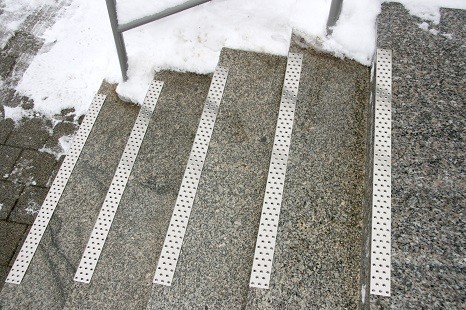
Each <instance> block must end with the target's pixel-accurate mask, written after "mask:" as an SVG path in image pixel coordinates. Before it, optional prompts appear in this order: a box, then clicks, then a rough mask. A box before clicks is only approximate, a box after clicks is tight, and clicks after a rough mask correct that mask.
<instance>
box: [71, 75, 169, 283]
mask: <svg viewBox="0 0 466 310" xmlns="http://www.w3.org/2000/svg"><path fill="white" fill-rule="evenodd" d="M162 87H163V82H159V81H152V83H151V84H150V87H149V91H148V92H147V95H146V98H145V100H144V104H143V105H142V106H141V110H140V111H139V114H138V117H137V119H136V123H135V124H134V127H133V129H132V131H131V134H130V136H129V139H128V142H127V143H126V147H125V150H124V151H123V155H122V156H121V159H120V162H119V164H118V167H117V169H116V171H115V175H114V177H113V180H112V183H111V185H110V188H109V190H108V192H107V196H106V197H105V201H104V203H103V205H102V208H101V209H100V213H99V215H98V217H97V221H96V223H95V225H94V229H93V230H92V233H91V237H90V238H89V241H88V243H87V246H86V249H85V250H84V254H83V256H82V258H81V262H80V263H79V267H78V270H77V271H76V274H75V276H74V280H75V281H78V282H83V283H89V282H90V281H91V278H92V275H93V274H94V270H95V268H96V266H97V262H98V260H99V257H100V254H101V253H102V249H103V247H104V244H105V240H106V239H107V235H108V232H109V230H110V227H111V225H112V222H113V219H114V217H115V213H116V211H117V209H118V205H119V203H120V200H121V197H122V196H123V192H124V190H125V187H126V183H127V182H128V178H129V176H130V173H131V170H132V169H133V165H134V162H135V160H136V157H137V155H138V152H139V148H140V147H141V143H142V140H143V139H144V135H145V134H146V130H147V126H148V125H149V122H150V119H151V116H152V113H153V112H154V109H155V105H156V104H157V100H158V99H159V96H160V92H161V91H162Z"/></svg>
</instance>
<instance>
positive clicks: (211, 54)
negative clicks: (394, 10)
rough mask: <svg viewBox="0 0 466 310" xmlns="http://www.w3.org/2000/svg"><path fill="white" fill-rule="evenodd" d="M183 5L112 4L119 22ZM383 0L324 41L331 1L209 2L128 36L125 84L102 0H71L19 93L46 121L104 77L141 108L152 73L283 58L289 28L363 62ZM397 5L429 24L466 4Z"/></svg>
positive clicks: (350, 2) (359, 9) (348, 0)
mask: <svg viewBox="0 0 466 310" xmlns="http://www.w3.org/2000/svg"><path fill="white" fill-rule="evenodd" d="M8 1H13V0H8ZM22 1H26V0H22ZM49 1H53V0H49ZM183 1H184V0H160V1H147V0H118V3H117V7H118V10H119V18H120V23H125V22H128V21H131V20H133V19H135V18H140V17H143V16H145V15H149V14H152V13H155V11H160V10H163V9H165V8H167V7H171V6H173V5H176V4H179V3H181V2H183ZM381 1H382V0H345V1H344V2H343V3H344V4H343V10H342V13H341V17H340V19H339V21H338V23H337V25H336V26H335V28H334V31H333V35H332V36H331V37H326V29H325V28H326V21H327V16H328V12H329V8H330V3H331V0H313V1H309V0H255V1H250V0H213V1H212V2H209V3H206V4H203V5H201V6H198V7H195V8H193V9H190V10H189V11H185V12H182V13H179V14H177V15H174V16H171V17H168V18H166V19H163V20H160V21H157V22H153V23H151V24H148V25H145V26H142V27H138V28H136V29H133V30H130V31H128V32H126V33H125V34H124V36H125V41H126V47H127V52H128V56H129V72H128V74H129V77H130V79H129V81H128V82H126V83H121V74H120V68H119V64H118V60H117V56H116V51H115V46H114V42H113V37H112V34H111V29H110V24H109V21H108V14H107V9H106V6H105V1H89V0H74V1H73V3H72V5H71V6H70V7H68V8H67V12H65V14H64V15H63V19H62V20H60V21H58V22H57V23H56V24H55V25H54V26H53V27H52V28H51V29H49V30H48V31H47V32H46V33H45V34H44V39H45V41H46V46H45V47H44V53H42V54H40V55H39V56H37V57H36V58H35V59H34V61H33V62H32V64H31V65H30V67H29V68H28V70H27V71H26V73H25V75H24V77H23V80H22V81H21V83H20V84H19V85H18V88H17V90H18V91H19V93H20V94H21V95H26V96H28V97H30V98H32V99H33V100H34V105H35V107H34V109H35V110H37V111H39V112H41V113H43V114H45V115H47V116H53V115H54V114H57V113H59V112H60V111H61V110H62V109H65V108H73V107H74V108H75V109H76V115H77V116H78V117H79V116H80V115H81V114H83V113H85V111H86V110H87V108H88V105H89V104H90V102H91V101H92V97H93V96H94V94H95V93H96V92H97V90H98V88H99V86H100V83H101V81H102V79H103V78H106V79H107V80H108V81H109V82H112V83H120V84H119V86H118V88H117V91H118V93H119V94H120V96H121V97H123V98H125V99H128V100H131V101H133V102H136V103H141V102H142V101H143V97H144V95H145V92H146V90H147V87H148V84H149V82H150V80H151V79H152V77H153V74H154V72H155V71H159V70H163V69H171V70H179V71H191V72H196V73H209V72H212V71H213V70H214V69H215V66H216V64H217V60H218V56H219V54H220V51H221V49H222V47H230V48H237V49H244V50H250V51H257V52H264V53H271V54H277V55H286V54H287V52H288V47H289V41H290V37H291V32H292V29H296V30H298V31H299V32H300V33H301V34H303V36H304V37H305V38H306V39H307V40H308V41H310V42H314V43H316V44H317V45H318V46H320V48H322V49H324V50H326V51H329V52H332V53H334V54H336V55H338V56H344V57H348V58H351V59H355V60H356V61H359V62H361V63H363V64H365V65H369V64H370V62H371V57H372V55H373V53H374V50H375V47H376V46H375V45H376V38H375V36H376V33H375V22H376V17H377V15H378V14H379V12H380V2H381ZM399 1H400V2H402V3H403V4H405V5H406V6H407V7H408V9H409V10H410V11H411V12H412V13H413V14H417V15H419V16H423V18H425V19H427V20H430V21H434V22H435V21H437V20H438V18H437V15H436V14H437V13H438V6H439V5H442V6H450V7H452V6H464V4H463V3H465V2H466V1H464V0H443V1H437V0H422V1H421V0H399ZM444 3H446V4H444ZM421 4H422V5H421ZM12 112H13V111H10V113H12Z"/></svg>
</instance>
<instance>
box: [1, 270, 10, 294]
mask: <svg viewBox="0 0 466 310" xmlns="http://www.w3.org/2000/svg"><path fill="white" fill-rule="evenodd" d="M9 271H10V267H7V266H0V291H1V290H2V287H3V285H4V284H5V280H6V277H7V276H8V272H9Z"/></svg>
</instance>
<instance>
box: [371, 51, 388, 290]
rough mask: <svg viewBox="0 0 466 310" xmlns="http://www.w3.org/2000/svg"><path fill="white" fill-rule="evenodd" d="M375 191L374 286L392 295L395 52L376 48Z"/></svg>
mask: <svg viewBox="0 0 466 310" xmlns="http://www.w3.org/2000/svg"><path fill="white" fill-rule="evenodd" d="M375 73H376V80H375V81H376V85H375V87H376V92H375V121H374V122H375V132H374V167H373V168H374V172H373V193H372V234H371V238H372V240H371V287H370V291H371V294H373V295H381V296H390V265H391V259H390V252H391V177H392V176H391V125H392V116H391V113H392V112H391V109H392V52H391V51H390V50H383V49H378V50H377V59H376V69H375Z"/></svg>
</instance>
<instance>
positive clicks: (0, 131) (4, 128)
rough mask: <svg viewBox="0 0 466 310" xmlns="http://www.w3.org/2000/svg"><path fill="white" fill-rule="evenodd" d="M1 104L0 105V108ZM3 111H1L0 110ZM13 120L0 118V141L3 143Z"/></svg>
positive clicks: (10, 129) (12, 124) (12, 125)
mask: <svg viewBox="0 0 466 310" xmlns="http://www.w3.org/2000/svg"><path fill="white" fill-rule="evenodd" d="M1 108H2V106H1V105H0V109H1ZM2 113H3V112H2ZM14 126H15V125H14V123H13V120H11V119H2V120H0V143H2V144H3V143H5V141H6V139H7V138H8V136H9V135H10V133H11V131H12V130H13V127H14Z"/></svg>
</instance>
